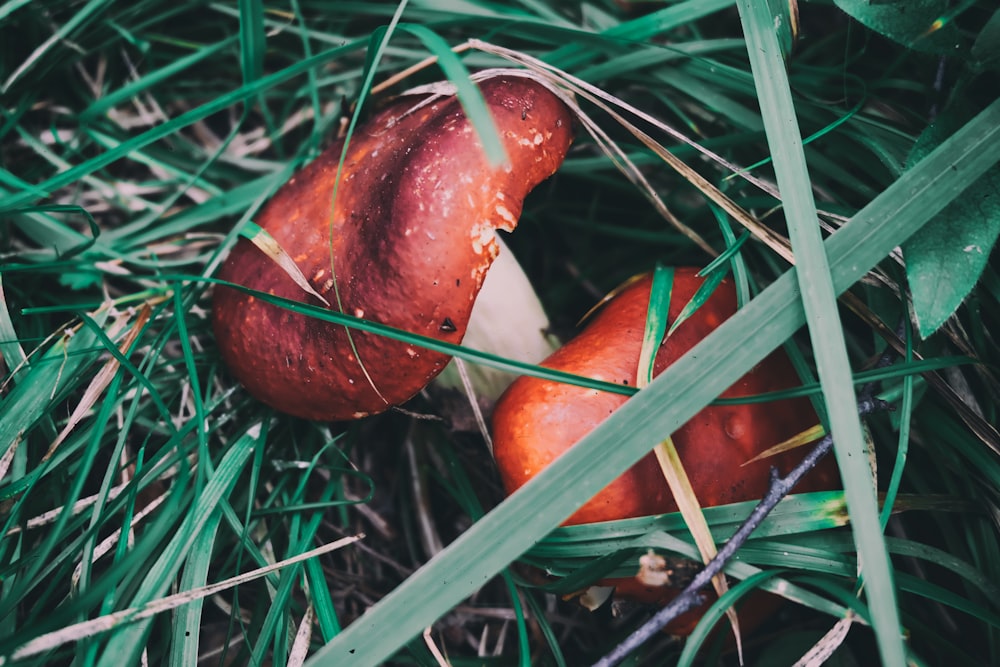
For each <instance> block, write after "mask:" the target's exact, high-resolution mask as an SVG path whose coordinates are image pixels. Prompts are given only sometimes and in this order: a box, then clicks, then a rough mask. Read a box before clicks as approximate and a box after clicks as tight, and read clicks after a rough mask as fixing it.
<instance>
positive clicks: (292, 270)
mask: <svg viewBox="0 0 1000 667" xmlns="http://www.w3.org/2000/svg"><path fill="white" fill-rule="evenodd" d="M240 234H241V235H242V236H243V237H244V238H246V239H247V240H248V241H250V243H253V244H254V245H255V246H257V247H258V248H260V251H261V252H263V253H264V254H265V255H267V256H268V257H270V258H271V259H272V260H274V262H275V264H277V265H278V266H280V267H281V270H282V271H284V272H285V273H287V274H288V277H289V278H291V279H292V280H294V281H295V284H296V285H298V286H299V287H301V288H302V291H304V292H305V293H306V294H309V295H310V296H314V297H316V298H317V299H319V300H320V301H322V302H323V305H324V306H326V307H327V308H329V307H330V302H329V301H327V300H326V299H324V298H323V296H322V295H321V294H320V293H319V292H317V291H316V290H315V289H313V286H312V285H310V284H309V281H308V280H306V277H305V276H304V275H303V274H302V270H301V269H299V267H298V265H297V264H296V263H295V260H293V259H292V258H291V256H290V255H289V254H288V253H287V252H285V249H284V248H282V247H281V244H280V243H278V242H277V241H276V240H275V238H274V237H273V236H271V234H270V233H269V232H268V231H267V230H266V229H264V228H262V227H261V226H260V225H258V224H257V223H255V222H248V223H247V224H246V226H245V227H244V228H243V231H242V232H240Z"/></svg>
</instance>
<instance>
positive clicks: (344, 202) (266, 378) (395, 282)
mask: <svg viewBox="0 0 1000 667" xmlns="http://www.w3.org/2000/svg"><path fill="white" fill-rule="evenodd" d="M479 85H480V89H481V90H482V93H483V96H484V97H485V99H486V103H487V106H488V108H489V109H490V111H491V112H492V114H493V117H494V120H495V122H496V126H497V128H498V130H499V134H500V138H501V140H502V142H503V145H504V147H505V149H506V151H507V155H508V158H509V160H508V163H507V164H505V165H502V166H499V167H494V166H491V165H490V163H489V162H488V161H487V158H486V156H485V154H484V151H483V149H482V146H481V144H480V142H479V139H478V137H477V134H476V131H475V129H474V128H473V127H472V125H471V123H470V122H469V120H468V119H467V118H466V116H465V114H464V112H463V111H462V108H461V105H460V104H459V102H458V100H457V99H456V98H455V97H440V98H437V99H431V100H422V98H415V97H413V96H404V97H402V98H400V99H399V100H397V101H396V102H395V103H393V104H392V105H391V106H389V107H387V108H384V109H382V110H381V111H379V112H378V113H377V114H376V115H375V116H374V117H373V118H372V119H371V120H370V121H368V122H367V123H366V124H364V125H363V126H361V127H359V129H358V130H357V131H356V132H355V134H354V136H353V138H352V139H351V141H350V144H349V147H348V152H347V157H346V161H345V163H344V168H343V172H342V173H343V175H342V179H341V183H340V186H339V187H338V188H337V193H336V199H335V200H334V196H333V195H334V180H335V177H336V173H337V164H338V161H339V159H340V155H341V151H342V149H343V143H342V142H338V143H336V144H334V145H333V146H331V147H330V148H328V149H327V150H326V151H325V152H324V153H323V154H322V155H321V156H320V157H319V158H317V159H316V160H315V161H314V162H312V163H311V164H310V165H308V166H307V167H306V168H304V169H303V170H302V171H301V172H299V173H298V174H297V175H296V176H295V177H294V178H293V179H292V180H290V181H289V182H288V183H287V184H286V185H285V186H283V187H282V188H281V189H280V190H279V191H278V192H277V194H276V195H275V196H274V198H273V199H272V200H271V201H270V202H269V203H268V204H267V205H266V207H265V208H264V209H263V210H262V211H261V213H260V215H259V216H258V217H257V218H256V222H257V224H259V225H260V226H261V227H262V228H264V229H265V230H267V232H269V233H270V234H271V236H272V237H273V238H274V239H275V240H276V241H277V242H278V243H279V244H280V245H281V247H282V248H283V249H284V250H285V251H286V252H287V253H288V255H289V256H290V257H291V258H292V259H293V260H294V261H295V263H296V265H297V266H298V267H299V269H300V270H301V271H302V273H303V275H304V276H305V277H306V279H307V280H308V281H309V283H310V284H311V286H312V287H313V288H314V289H315V290H316V291H317V292H318V293H319V294H320V295H322V296H323V297H324V298H325V299H327V301H328V302H329V303H330V304H333V306H332V307H334V308H336V307H337V305H336V304H337V303H338V298H337V297H338V295H339V303H340V304H341V306H342V308H343V311H344V312H346V313H348V314H350V315H355V316H357V317H361V318H364V319H367V320H372V321H375V322H380V323H383V324H388V325H391V326H394V327H398V328H401V329H405V330H407V331H411V332H414V333H418V334H422V335H425V336H432V337H434V338H438V339H440V340H445V341H448V342H452V343H459V342H461V340H462V336H463V334H464V333H465V329H466V326H467V324H468V320H469V315H470V312H471V310H472V305H473V302H474V301H475V298H476V295H477V294H478V292H479V288H480V286H481V285H482V282H483V279H484V277H485V275H486V271H487V269H488V268H489V266H490V264H491V263H492V262H493V259H494V258H495V257H496V254H497V243H496V240H495V236H494V234H495V230H496V229H503V230H508V231H509V230H513V228H514V226H515V225H516V224H517V221H518V218H519V216H520V214H521V206H522V202H523V200H524V198H525V196H526V195H527V194H528V192H530V191H531V190H532V189H533V188H534V187H535V186H536V185H538V184H539V183H540V182H541V181H543V180H544V179H546V178H548V177H549V176H551V175H552V174H553V173H554V172H555V170H556V169H557V168H558V167H559V165H560V164H561V163H562V161H563V159H564V157H565V155H566V151H567V150H568V148H569V145H570V142H571V140H572V116H571V114H570V111H569V110H568V109H567V107H566V106H565V105H564V104H563V103H562V102H561V101H560V100H559V98H558V97H557V96H556V95H555V94H554V93H552V92H551V91H550V90H548V89H547V88H545V87H544V86H543V85H541V84H539V83H537V82H536V81H533V80H531V79H529V78H525V77H521V76H512V75H498V76H493V77H490V78H487V79H485V80H483V81H482V82H481V83H480V84H479ZM218 276H219V278H221V279H223V280H227V281H231V282H233V283H237V284H241V285H245V286H247V287H250V288H252V289H255V290H261V291H264V292H268V293H271V294H274V295H277V296H281V297H286V298H290V299H295V300H298V301H303V302H310V303H314V304H317V305H318V304H320V302H319V300H317V299H315V297H312V296H309V295H308V294H306V292H305V291H304V290H302V289H301V288H300V287H299V286H297V285H296V284H295V282H294V281H293V280H292V279H291V278H290V277H289V276H288V275H287V273H285V272H284V271H283V270H282V269H281V268H280V267H279V266H278V265H277V264H276V263H275V262H274V260H272V259H271V258H269V257H267V256H266V255H265V254H264V253H263V252H261V251H260V250H259V249H258V248H257V247H256V246H254V245H253V244H252V243H250V242H249V241H247V240H245V239H240V240H239V241H238V242H237V244H236V245H235V247H234V248H233V250H232V252H231V253H230V255H229V256H228V258H227V259H226V261H225V262H224V264H223V265H222V267H221V269H220V271H219V274H218ZM335 287H336V292H335ZM213 311H214V312H213V326H214V329H215V335H216V338H217V341H218V345H219V349H220V352H221V354H222V357H223V359H224V361H225V362H226V364H227V366H228V367H229V369H230V370H231V371H232V373H233V375H235V376H236V378H237V379H238V380H239V381H240V382H241V383H242V384H243V385H244V386H245V387H246V388H247V389H248V390H249V391H250V393H252V394H253V395H254V396H256V397H257V398H258V399H260V400H262V401H264V402H265V403H267V404H269V405H271V406H273V407H274V408H276V409H278V410H281V411H283V412H287V413H289V414H293V415H296V416H299V417H304V418H309V419H319V420H342V419H352V418H360V417H364V416H366V415H369V414H373V413H377V412H381V411H383V410H385V409H386V408H388V407H390V406H392V405H398V404H400V403H402V402H404V401H406V400H407V399H409V398H411V397H412V396H413V395H414V394H416V393H417V392H419V391H420V390H421V389H422V388H423V387H424V386H425V385H426V384H427V383H428V382H429V381H430V380H431V379H433V378H434V376H436V375H437V374H438V373H439V372H440V371H441V370H442V369H443V368H444V367H445V365H446V364H447V362H448V359H449V357H447V356H445V355H443V354H439V353H433V352H429V351H427V350H424V349H421V348H420V347H417V346H414V345H408V344H405V343H401V342H398V341H395V340H392V339H389V338H384V337H380V336H377V335H374V334H368V333H364V332H361V331H358V330H352V331H351V332H350V333H348V331H347V329H345V327H343V326H340V325H334V324H330V323H326V322H322V321H320V320H317V319H314V318H309V317H306V316H303V315H299V314H295V313H292V312H290V311H289V310H287V309H283V308H280V307H277V306H274V305H271V304H268V303H266V302H264V301H261V300H260V299H256V298H254V297H252V296H249V295H247V294H245V293H243V292H240V291H238V290H234V289H231V288H225V287H219V288H217V289H216V292H215V296H214V304H213Z"/></svg>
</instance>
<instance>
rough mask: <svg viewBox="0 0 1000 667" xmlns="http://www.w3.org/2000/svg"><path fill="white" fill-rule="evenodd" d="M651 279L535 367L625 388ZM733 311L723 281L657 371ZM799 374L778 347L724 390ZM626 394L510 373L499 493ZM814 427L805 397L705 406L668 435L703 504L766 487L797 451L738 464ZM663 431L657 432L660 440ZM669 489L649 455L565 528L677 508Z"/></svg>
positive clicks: (691, 277) (677, 290)
mask: <svg viewBox="0 0 1000 667" xmlns="http://www.w3.org/2000/svg"><path fill="white" fill-rule="evenodd" d="M696 274H697V269H692V268H678V269H676V270H675V274H674V283H673V291H672V295H671V301H670V308H669V313H668V319H669V321H670V322H673V321H674V320H675V319H676V318H677V316H678V315H679V313H680V311H681V308H683V307H684V305H685V304H686V303H687V302H688V301H689V300H690V299H691V297H692V296H693V295H694V293H695V292H696V291H697V289H698V287H699V286H700V285H701V283H702V279H701V278H699V277H698V276H697V275H696ZM651 285H652V279H651V277H649V276H646V277H643V278H642V279H640V280H638V281H636V282H634V283H633V284H631V285H629V286H628V287H626V288H624V289H623V290H622V291H621V292H620V293H619V294H617V295H616V296H615V297H614V298H613V299H612V300H611V301H609V303H607V304H606V305H605V306H604V307H603V308H602V309H601V310H600V311H598V312H597V314H596V315H595V316H594V317H593V318H592V320H591V321H590V322H589V323H588V324H587V326H586V327H585V328H584V329H583V331H581V332H580V334H579V335H577V336H576V337H575V338H573V339H572V340H571V341H570V342H568V343H567V344H566V345H564V346H563V347H562V348H560V349H559V350H557V351H556V352H555V353H554V354H552V356H550V357H549V358H548V359H547V360H546V361H544V362H542V365H543V366H547V367H549V368H554V369H558V370H562V371H567V372H570V373H575V374H578V375H583V376H587V377H591V378H597V379H601V380H606V381H609V382H617V383H620V384H628V385H631V386H635V383H636V375H637V370H638V364H639V354H640V350H641V348H642V338H643V333H644V330H645V322H646V312H647V310H648V305H649V295H650V289H651ZM735 312H736V292H735V289H734V287H733V284H732V282H731V281H729V280H724V281H723V282H722V283H721V284H720V285H719V286H718V287H717V288H716V290H715V291H714V293H713V294H712V296H711V297H710V298H709V299H708V301H707V302H705V303H704V304H703V305H702V306H701V307H700V308H699V309H698V310H697V311H695V313H694V314H693V315H692V316H691V317H690V318H688V319H687V320H685V321H684V322H683V323H682V324H681V325H680V326H679V327H678V328H677V329H676V331H674V332H673V333H672V334H671V335H670V336H669V337H668V338H667V339H666V340H665V341H664V342H663V344H662V345H661V346H660V349H659V351H658V353H657V355H656V359H655V362H654V374H659V373H661V372H662V371H663V369H665V368H666V367H667V366H669V365H670V364H671V363H673V362H674V361H675V360H676V359H678V358H679V357H681V356H682V355H684V354H685V353H686V352H687V351H688V350H689V349H691V348H692V347H693V346H694V345H695V344H696V343H697V342H698V341H700V340H701V339H702V338H704V337H705V336H707V335H708V334H709V333H710V332H711V331H713V330H714V329H715V328H716V327H718V326H719V325H720V324H721V323H722V322H723V321H725V320H726V319H727V318H728V317H729V316H730V315H732V314H733V313H735ZM798 384H799V379H798V376H797V374H796V373H795V370H794V368H793V367H792V365H791V362H790V361H789V360H788V358H787V356H786V355H785V353H784V352H783V351H781V350H778V351H776V352H774V353H773V354H771V355H770V356H769V357H767V358H766V359H765V360H764V361H762V362H761V363H760V364H758V365H757V366H756V367H754V368H753V370H751V371H750V372H749V373H747V374H746V375H744V376H743V377H742V378H740V379H739V380H738V381H737V382H736V383H735V384H734V385H733V386H731V387H730V388H729V389H728V390H726V391H725V392H724V393H723V394H722V396H723V397H738V396H749V395H754V394H762V393H766V392H771V391H778V390H781V389H788V388H790V387H794V386H797V385H798ZM625 401H626V397H625V396H622V395H619V394H612V393H608V392H602V391H597V390H593V389H585V388H583V387H577V386H574V385H569V384H563V383H558V382H551V381H548V380H540V379H537V378H531V377H521V378H518V379H517V380H516V381H515V382H514V383H513V384H512V385H511V386H510V387H508V389H507V391H506V392H505V393H504V394H503V396H501V397H500V400H499V401H498V403H497V406H496V410H495V411H494V414H493V448H494V450H493V454H494V457H495V458H496V462H497V465H498V467H499V470H500V475H501V478H502V479H503V482H504V486H505V487H506V489H507V491H508V493H512V492H513V491H514V490H515V489H517V488H519V487H520V486H522V485H523V484H525V483H526V482H527V481H528V480H529V479H531V478H532V477H534V476H535V475H536V474H537V473H538V472H539V471H541V470H542V469H543V468H545V467H546V466H547V465H548V464H549V463H551V462H552V461H554V460H555V459H556V457H558V456H559V455H560V454H562V453H563V452H564V451H566V450H567V449H569V448H570V447H571V446H573V444H575V443H576V442H577V441H578V440H580V439H581V438H583V436H585V435H586V434H587V433H589V432H590V431H591V430H593V429H594V428H595V427H596V426H597V425H598V424H600V423H601V422H602V421H604V420H605V419H606V418H607V417H608V416H609V415H610V414H611V413H612V412H614V411H615V410H616V409H618V407H619V406H621V405H622V404H623V403H624V402H625ZM817 423H818V419H817V417H816V414H815V412H814V411H813V409H812V406H811V405H810V403H809V401H808V400H807V399H804V398H798V399H785V400H781V401H771V402H767V403H745V404H738V405H710V406H707V407H706V408H704V409H703V410H702V411H701V412H699V413H698V414H697V415H695V416H694V417H693V418H692V419H691V420H690V421H689V422H687V423H686V424H685V425H684V426H682V427H681V428H680V429H678V430H677V431H676V432H675V433H673V434H672V438H673V442H674V445H675V446H676V447H677V450H678V453H679V455H680V457H681V461H682V462H683V464H684V468H685V470H686V471H687V474H688V477H689V479H690V481H691V485H692V487H693V488H694V490H695V493H696V495H697V497H698V500H699V502H700V503H701V504H702V505H703V506H705V507H710V506H715V505H724V504H728V503H735V502H741V501H746V500H756V499H759V498H761V497H762V496H763V495H764V493H765V492H766V491H767V487H768V480H769V469H770V467H771V466H772V465H776V466H778V468H779V469H781V470H782V471H787V470H789V469H790V468H791V467H792V466H794V465H795V462H796V460H797V459H798V458H800V457H801V454H799V453H798V452H788V453H785V454H782V455H779V456H775V457H772V458H769V459H766V460H762V461H758V462H755V463H751V464H749V465H746V466H744V465H743V464H744V463H746V462H747V461H749V460H750V459H752V458H753V457H755V456H756V455H757V454H760V453H761V452H763V451H764V450H766V449H767V448H769V447H771V446H773V445H776V444H778V443H780V442H782V441H784V440H787V439H788V438H791V437H792V436H794V435H796V434H798V433H800V432H801V431H804V430H805V429H807V428H809V427H811V426H814V425H815V424H817ZM668 435H671V434H669V433H664V434H663V436H664V438H665V437H666V436H668ZM837 479H838V478H837V472H836V466H835V465H834V464H833V462H832V461H828V462H825V463H824V465H822V466H820V467H819V468H817V469H815V470H814V471H813V472H812V473H810V475H809V476H807V477H806V478H805V479H804V480H803V482H802V483H801V485H800V486H799V487H798V489H797V490H798V491H808V490H818V489H829V488H834V487H835V485H836V483H837ZM676 511H677V505H676V503H675V502H674V499H673V496H672V494H671V493H670V489H669V487H668V486H667V483H666V481H665V480H664V478H663V474H662V472H661V471H660V468H659V465H658V464H657V462H656V458H655V456H654V455H653V454H649V455H647V456H646V457H644V458H643V459H642V460H641V461H640V462H639V463H637V464H636V465H634V466H633V467H631V468H629V469H628V470H627V471H626V472H625V473H624V474H623V475H622V476H621V477H619V478H618V479H616V480H615V481H614V482H612V483H611V484H610V485H608V486H607V487H605V488H604V489H603V490H602V491H601V492H600V493H599V494H598V495H597V496H595V497H594V498H593V499H591V500H590V501H589V502H588V503H587V504H585V505H584V506H583V507H581V508H580V509H579V510H578V511H577V512H576V513H575V514H573V516H571V517H570V518H569V519H568V520H567V521H566V524H567V525H571V524H580V523H594V522H598V521H611V520H616V519H624V518H629V517H637V516H649V515H655V514H663V513H668V512H676Z"/></svg>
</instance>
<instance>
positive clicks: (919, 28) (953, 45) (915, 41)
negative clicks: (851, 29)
mask: <svg viewBox="0 0 1000 667" xmlns="http://www.w3.org/2000/svg"><path fill="white" fill-rule="evenodd" d="M835 2H836V5H837V6H838V7H840V8H841V9H842V10H844V11H845V12H847V13H848V14H850V15H851V16H852V17H853V18H855V19H856V20H857V21H858V22H860V23H862V24H864V25H865V26H867V27H869V28H871V29H872V30H874V31H875V32H877V33H879V34H880V35H884V36H885V37H888V38H889V39H891V40H893V41H896V42H899V43H900V44H903V45H904V46H908V47H910V48H911V49H916V50H918V51H929V52H931V53H947V54H951V55H954V54H955V52H956V51H957V50H958V48H959V47H961V46H962V43H963V41H964V40H963V39H962V36H961V35H960V34H959V31H958V28H956V27H955V25H954V24H953V23H951V22H950V21H949V18H950V15H949V14H948V11H949V9H950V8H949V4H951V3H949V2H948V0H895V1H891V2H872V1H871V0H835Z"/></svg>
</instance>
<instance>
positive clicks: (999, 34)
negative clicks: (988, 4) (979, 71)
mask: <svg viewBox="0 0 1000 667" xmlns="http://www.w3.org/2000/svg"><path fill="white" fill-rule="evenodd" d="M971 55H972V58H973V59H974V60H975V61H976V63H977V64H978V65H979V66H980V67H982V66H984V65H987V64H990V63H991V61H992V64H996V63H997V62H1000V9H998V10H996V12H994V13H993V16H991V17H990V20H989V21H987V22H986V25H984V26H983V29H982V30H981V31H980V32H979V37H977V38H976V41H975V43H974V44H973V45H972V52H971Z"/></svg>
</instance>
